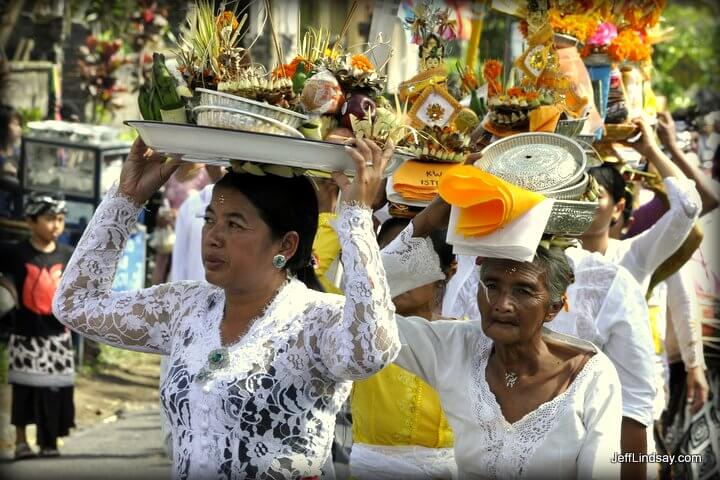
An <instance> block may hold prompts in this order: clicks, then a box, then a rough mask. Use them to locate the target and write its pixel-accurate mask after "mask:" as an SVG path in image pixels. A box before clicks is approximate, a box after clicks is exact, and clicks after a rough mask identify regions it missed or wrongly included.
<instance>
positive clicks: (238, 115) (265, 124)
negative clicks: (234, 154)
mask: <svg viewBox="0 0 720 480" xmlns="http://www.w3.org/2000/svg"><path fill="white" fill-rule="evenodd" d="M193 114H194V115H195V119H196V121H197V124H198V125H200V126H203V127H219V128H229V129H232V130H245V131H249V132H259V133H272V134H275V135H283V136H286V137H297V138H303V134H302V133H300V132H298V131H297V129H295V128H293V127H291V126H290V125H287V124H285V123H282V122H280V121H278V120H275V119H273V118H268V117H264V116H262V115H260V114H257V113H252V112H246V111H244V110H239V109H237V108H228V107H212V106H202V107H195V108H193Z"/></svg>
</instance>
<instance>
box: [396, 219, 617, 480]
mask: <svg viewBox="0 0 720 480" xmlns="http://www.w3.org/2000/svg"><path fill="white" fill-rule="evenodd" d="M421 215H422V214H421ZM421 219H422V218H421V216H418V217H416V218H415V220H414V222H415V221H418V220H421ZM430 223H432V222H430ZM421 225H422V222H421ZM409 228H410V229H412V228H414V225H413V226H411V227H409ZM422 228H424V227H421V229H422ZM411 232H412V230H411ZM417 233H418V235H414V236H422V232H421V231H420V229H419V230H418V232H417ZM388 248H392V245H391V246H390V247H388ZM413 255H414V256H418V257H420V256H421V255H422V254H421V253H419V252H416V253H413ZM480 282H481V283H480V286H479V288H478V291H477V302H478V306H479V310H480V314H481V316H482V321H481V322H478V321H469V322H462V321H435V322H432V323H430V322H427V321H426V320H424V319H421V318H417V317H407V318H406V317H401V316H398V326H399V329H400V338H401V343H402V350H401V352H400V355H399V356H398V358H397V359H396V361H395V363H396V364H397V365H399V366H401V367H402V368H404V369H406V370H409V371H410V372H412V373H414V374H416V375H418V376H420V377H421V378H422V379H424V380H425V381H426V382H428V383H429V384H430V385H431V386H433V387H434V388H435V389H436V390H437V392H438V394H439V396H440V400H441V402H442V406H443V409H444V411H445V414H446V415H447V418H448V421H449V423H450V425H451V427H452V429H453V432H454V434H455V459H456V461H457V465H458V472H459V476H460V478H518V477H525V478H609V477H614V476H618V475H619V465H618V464H616V463H612V459H613V458H614V456H615V454H616V453H617V452H620V426H621V417H622V405H621V403H622V402H621V390H620V382H619V380H618V376H617V373H616V372H615V368H614V367H613V365H612V363H611V362H610V361H609V360H608V358H607V357H606V356H605V354H603V353H602V352H601V351H600V350H599V349H598V348H597V347H595V346H594V345H593V344H592V343H590V342H587V341H584V340H580V339H577V338H575V337H571V336H568V335H563V334H557V333H552V332H550V331H549V330H546V329H545V328H543V325H544V324H545V323H547V322H550V321H551V320H552V319H553V318H554V317H555V315H556V314H557V313H558V312H559V311H560V310H561V309H563V308H564V307H565V305H566V303H565V302H566V300H565V297H564V293H565V291H566V289H567V287H568V285H569V284H570V283H571V282H572V270H571V269H570V266H569V265H568V262H567V259H566V257H565V255H564V254H563V252H562V251H561V250H559V249H551V250H548V249H546V248H544V247H539V248H538V250H537V253H536V255H535V258H534V259H533V261H532V262H515V261H511V260H505V259H491V258H486V259H484V260H483V261H482V265H481V269H480ZM481 329H482V331H483V332H484V333H485V335H486V336H487V337H485V336H484V335H483V334H482V332H481Z"/></svg>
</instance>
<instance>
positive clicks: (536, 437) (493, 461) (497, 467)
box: [470, 339, 599, 479]
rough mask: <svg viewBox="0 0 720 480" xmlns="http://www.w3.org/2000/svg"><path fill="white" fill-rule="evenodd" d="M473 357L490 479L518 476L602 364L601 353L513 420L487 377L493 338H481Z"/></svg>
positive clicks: (476, 400)
mask: <svg viewBox="0 0 720 480" xmlns="http://www.w3.org/2000/svg"><path fill="white" fill-rule="evenodd" d="M476 345H477V346H476V352H475V355H474V357H473V367H472V382H471V386H470V388H471V391H472V399H473V405H472V410H473V414H474V416H475V420H476V421H477V423H478V426H479V427H480V428H479V433H480V438H481V444H482V445H485V446H486V447H485V452H486V456H485V458H486V459H487V461H488V463H487V473H488V477H487V478H491V479H495V478H519V477H522V475H523V471H524V469H525V467H526V466H527V464H528V462H529V460H530V458H531V457H532V456H533V454H534V453H535V449H536V448H537V446H538V445H540V444H541V443H542V442H543V440H544V439H545V437H546V435H547V434H548V433H549V432H551V431H552V430H553V429H554V428H555V426H556V425H557V422H558V419H559V418H561V417H563V416H564V415H567V411H568V409H569V407H570V401H571V400H572V398H573V396H574V395H575V392H576V391H577V389H578V388H579V387H580V386H581V385H582V384H583V383H584V382H585V381H586V378H588V377H589V376H591V375H593V374H594V373H595V371H596V370H597V369H598V368H599V367H598V366H597V358H599V356H598V355H594V356H593V357H591V358H590V360H588V361H587V363H586V364H585V366H584V367H583V369H582V370H581V371H580V372H579V373H578V375H577V376H576V377H575V379H574V380H573V382H572V383H571V384H570V386H569V387H568V389H567V390H565V391H564V392H563V393H561V394H560V395H558V396H557V397H555V398H553V399H552V400H550V401H549V402H545V403H543V404H542V405H540V406H539V407H538V408H537V409H535V410H533V411H532V412H529V413H527V414H526V415H525V416H524V417H522V418H521V419H520V420H518V421H516V422H515V423H512V424H510V423H509V422H508V421H507V420H505V417H504V416H503V414H502V410H501V409H500V405H499V404H498V403H497V399H496V398H495V395H494V394H493V393H492V391H490V386H489V385H488V383H487V381H486V379H485V369H486V367H487V363H488V359H489V358H490V352H491V351H492V342H491V341H490V340H488V339H480V340H478V342H477V344H476Z"/></svg>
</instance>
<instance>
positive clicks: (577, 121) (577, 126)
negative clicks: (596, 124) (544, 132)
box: [555, 115, 588, 138]
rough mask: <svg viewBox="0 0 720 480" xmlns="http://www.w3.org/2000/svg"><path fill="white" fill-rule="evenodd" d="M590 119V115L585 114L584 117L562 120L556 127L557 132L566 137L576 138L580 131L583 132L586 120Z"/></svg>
mask: <svg viewBox="0 0 720 480" xmlns="http://www.w3.org/2000/svg"><path fill="white" fill-rule="evenodd" d="M587 119H588V116H587V115H585V116H584V117H580V118H571V119H568V120H560V121H558V123H557V126H556V127H555V133H557V134H558V135H564V136H566V137H570V138H576V137H577V136H578V135H580V132H582V129H583V127H584V126H585V121H586V120H587Z"/></svg>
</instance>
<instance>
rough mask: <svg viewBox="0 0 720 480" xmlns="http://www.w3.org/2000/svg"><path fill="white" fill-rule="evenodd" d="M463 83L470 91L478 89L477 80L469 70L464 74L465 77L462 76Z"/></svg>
mask: <svg viewBox="0 0 720 480" xmlns="http://www.w3.org/2000/svg"><path fill="white" fill-rule="evenodd" d="M463 83H464V84H465V85H466V86H467V88H468V89H470V90H475V89H477V88H478V81H477V78H475V74H474V73H473V72H471V71H470V70H468V71H467V72H465V75H463Z"/></svg>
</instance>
